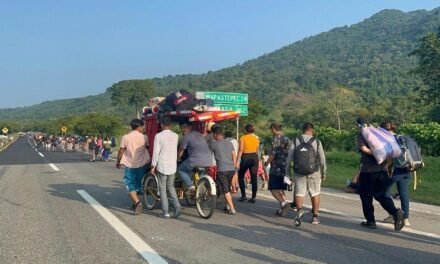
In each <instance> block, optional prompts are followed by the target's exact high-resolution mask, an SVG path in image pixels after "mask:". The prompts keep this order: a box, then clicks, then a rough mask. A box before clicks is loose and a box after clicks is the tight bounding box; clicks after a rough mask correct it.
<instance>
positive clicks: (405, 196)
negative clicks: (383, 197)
mask: <svg viewBox="0 0 440 264" xmlns="http://www.w3.org/2000/svg"><path fill="white" fill-rule="evenodd" d="M410 182H411V173H410V172H408V173H404V174H399V175H393V178H392V179H391V183H390V185H389V186H388V195H390V189H391V186H392V185H393V184H394V183H396V186H397V192H398V193H399V197H400V204H401V206H402V210H403V218H409V183H410Z"/></svg>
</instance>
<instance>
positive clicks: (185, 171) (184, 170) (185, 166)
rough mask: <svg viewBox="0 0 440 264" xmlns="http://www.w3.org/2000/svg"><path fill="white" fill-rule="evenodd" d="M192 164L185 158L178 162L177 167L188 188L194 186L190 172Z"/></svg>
mask: <svg viewBox="0 0 440 264" xmlns="http://www.w3.org/2000/svg"><path fill="white" fill-rule="evenodd" d="M192 169H193V166H192V164H191V162H190V161H189V159H186V160H185V161H183V162H182V163H180V165H179V167H178V168H177V172H178V173H179V176H180V179H181V180H182V181H183V182H184V183H185V185H186V186H187V187H188V188H189V187H192V186H194V184H193V182H192V179H191V175H190V173H191V172H192Z"/></svg>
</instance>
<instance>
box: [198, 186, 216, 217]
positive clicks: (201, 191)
mask: <svg viewBox="0 0 440 264" xmlns="http://www.w3.org/2000/svg"><path fill="white" fill-rule="evenodd" d="M211 193H212V190H211V184H210V183H209V181H208V180H207V179H205V178H202V179H200V180H199V183H198V184H197V191H196V207H197V212H198V213H199V215H200V217H202V218H204V219H208V218H210V217H211V216H212V215H213V214H214V210H215V204H216V200H217V196H216V195H212V194H211Z"/></svg>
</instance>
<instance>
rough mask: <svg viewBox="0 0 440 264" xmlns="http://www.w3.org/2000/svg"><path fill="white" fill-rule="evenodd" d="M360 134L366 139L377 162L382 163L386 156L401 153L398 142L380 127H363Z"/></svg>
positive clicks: (396, 155)
mask: <svg viewBox="0 0 440 264" xmlns="http://www.w3.org/2000/svg"><path fill="white" fill-rule="evenodd" d="M361 131H362V136H364V138H365V141H367V143H368V146H369V148H370V149H371V151H372V152H373V156H374V157H375V158H376V161H377V163H379V164H382V163H383V162H384V161H386V160H387V158H397V157H399V156H400V154H401V149H400V147H399V144H397V141H396V138H395V137H394V135H393V134H391V133H390V132H388V131H386V130H385V129H382V128H375V127H364V128H362V130H361Z"/></svg>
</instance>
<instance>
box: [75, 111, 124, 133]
mask: <svg viewBox="0 0 440 264" xmlns="http://www.w3.org/2000/svg"><path fill="white" fill-rule="evenodd" d="M122 127H123V124H122V120H121V119H120V118H119V117H116V116H113V115H108V114H102V113H91V114H87V115H84V116H82V118H81V119H79V120H78V121H77V123H76V124H75V125H74V131H75V132H76V133H77V134H79V135H82V136H85V135H117V134H118V133H119V132H120V130H121V129H122Z"/></svg>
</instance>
